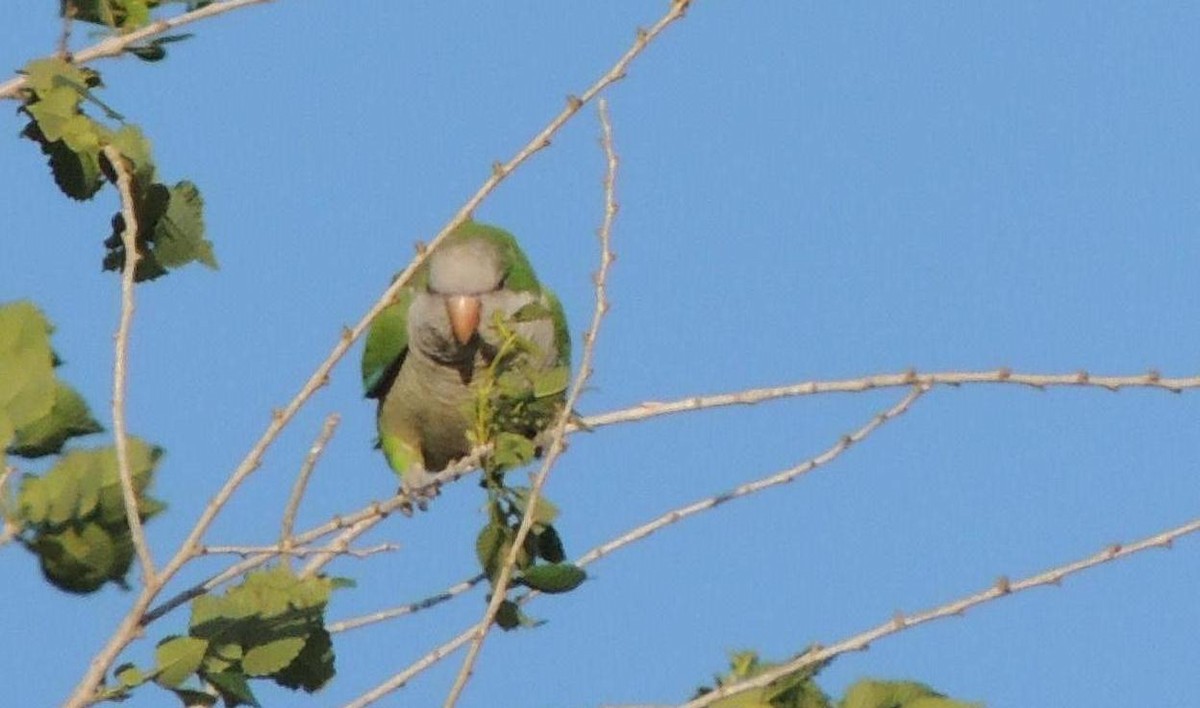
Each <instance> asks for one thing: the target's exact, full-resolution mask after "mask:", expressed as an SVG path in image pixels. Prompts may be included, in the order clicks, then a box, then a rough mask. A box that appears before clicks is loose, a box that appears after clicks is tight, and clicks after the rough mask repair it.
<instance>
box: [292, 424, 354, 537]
mask: <svg viewBox="0 0 1200 708" xmlns="http://www.w3.org/2000/svg"><path fill="white" fill-rule="evenodd" d="M341 420H342V417H341V416H339V415H338V414H337V413H331V414H329V417H328V418H326V419H325V424H324V425H322V426H321V432H320V433H318V434H317V439H316V440H314V441H313V444H312V447H310V448H308V455H307V456H305V458H304V463H303V464H302V465H300V474H299V475H297V476H296V483H295V484H294V485H292V493H291V495H290V496H289V497H288V500H287V505H285V506H284V508H283V523H282V524H281V528H280V530H279V546H280V548H281V549H283V550H282V551H281V553H284V554H286V552H287V549H290V548H291V547H292V530H293V529H294V528H295V526H296V513H297V512H298V511H299V510H300V500H301V499H303V498H304V490H305V489H307V488H308V479H309V477H311V476H312V473H313V470H314V469H316V467H317V460H319V459H321V453H323V452H324V451H325V446H326V445H328V444H329V439H330V438H332V437H333V433H334V431H335V430H337V426H338V423H340V422H341Z"/></svg>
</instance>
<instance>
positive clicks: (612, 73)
mask: <svg viewBox="0 0 1200 708" xmlns="http://www.w3.org/2000/svg"><path fill="white" fill-rule="evenodd" d="M255 1H259V2H261V1H264V0H227V2H226V3H223V5H230V6H232V5H235V4H238V3H241V4H251V3H252V2H255ZM690 5H691V0H672V3H671V8H670V10H668V12H667V13H666V14H665V15H664V16H663V17H662V19H660V20H659V21H658V22H657V23H655V25H654V26H653V27H651V28H650V29H649V30H644V31H639V32H638V34H637V37H636V39H635V40H634V43H633V45H632V46H631V47H630V48H629V49H628V50H627V51H626V52H625V53H624V54H622V55H621V57H620V58H619V59H618V60H617V61H616V62H615V63H614V64H613V65H612V67H611V68H610V69H609V70H608V71H607V72H606V73H605V74H604V75H602V76H601V77H600V78H599V79H597V80H596V81H595V82H593V83H592V85H591V86H589V87H588V89H587V90H586V91H584V92H583V94H581V95H580V96H578V97H574V96H572V97H569V98H568V100H567V105H566V107H564V108H563V109H562V110H561V111H560V112H559V113H558V114H557V115H556V116H554V118H552V119H551V120H550V122H549V123H547V124H546V126H545V127H544V128H543V129H542V130H540V131H539V132H538V133H537V134H536V135H535V136H534V137H533V138H532V139H531V140H530V141H529V142H528V143H527V144H526V145H525V147H523V148H521V149H520V150H518V151H517V153H516V154H515V155H514V156H513V157H512V158H511V159H509V161H508V162H505V163H503V164H496V165H494V166H493V168H492V174H491V175H490V176H489V177H488V179H486V180H485V181H484V183H483V185H482V186H480V187H479V189H478V190H476V192H475V194H474V195H472V196H471V197H470V198H469V199H467V201H466V202H465V203H464V204H463V206H462V207H460V208H459V210H458V211H457V212H456V213H455V215H454V216H453V217H452V218H451V219H450V221H448V222H447V223H446V225H445V226H443V227H442V229H441V231H439V232H438V234H437V235H436V236H435V237H434V238H433V239H431V240H430V242H429V245H428V247H427V248H425V249H424V250H421V251H419V252H418V254H417V256H416V257H415V258H414V259H413V260H412V261H411V262H410V263H409V265H408V266H407V267H406V268H405V269H404V270H403V271H402V272H401V273H400V275H399V276H397V277H396V279H395V280H393V281H392V284H391V285H390V286H389V287H388V288H387V289H386V290H385V291H384V292H383V294H382V295H381V296H380V297H379V299H378V300H377V301H376V302H375V304H374V305H372V306H371V307H370V308H369V309H368V310H367V312H366V314H364V315H363V316H362V318H360V319H359V321H358V322H357V323H356V324H355V325H354V326H353V327H350V328H347V329H345V330H344V331H343V332H342V336H341V338H340V339H339V340H338V342H337V344H335V345H334V347H333V349H332V350H331V351H330V353H329V354H328V355H327V356H326V357H325V359H324V361H322V362H321V363H320V364H319V365H318V366H317V369H316V370H315V371H314V372H313V373H312V375H311V376H310V377H309V378H308V380H307V381H305V383H304V384H303V385H302V386H301V387H300V390H299V391H298V392H297V393H296V395H295V396H294V397H293V398H292V400H291V401H290V402H288V404H287V405H286V406H284V407H283V408H282V409H279V410H277V411H275V413H274V414H273V415H272V417H271V421H270V423H269V424H268V425H267V428H266V430H265V431H264V432H263V433H262V435H261V436H260V437H259V439H258V441H257V442H255V443H254V445H253V447H251V449H250V451H249V452H248V453H247V454H246V456H245V458H243V459H242V461H241V463H239V464H238V466H237V468H236V469H235V470H234V471H233V473H232V474H231V475H230V476H229V478H228V479H227V480H226V481H225V484H224V485H222V487H221V488H220V489H219V490H218V491H217V493H216V494H215V495H213V497H212V498H211V499H210V500H209V502H208V504H207V506H205V508H204V510H203V511H202V512H201V514H200V518H199V519H198V520H197V521H196V524H195V525H194V526H193V527H192V530H191V531H190V532H189V533H188V536H187V538H186V539H184V541H183V543H182V544H181V545H180V547H179V550H178V551H177V552H176V553H175V555H174V556H172V557H171V559H170V560H169V561H168V562H167V564H166V565H165V566H164V567H163V569H162V571H161V572H160V574H159V576H158V578H157V581H158V582H155V583H153V584H151V585H147V586H146V587H145V588H143V590H142V592H141V593H140V594H139V596H138V598H137V599H136V600H135V601H134V604H133V606H132V607H131V608H130V610H129V612H128V613H127V614H126V616H125V617H124V618H123V619H122V620H121V622H120V624H119V626H118V628H117V630H116V632H114V634H113V635H112V637H110V639H109V641H108V642H107V643H106V644H105V646H104V647H103V648H102V649H101V650H100V651H99V652H98V653H97V654H96V656H95V657H94V658H93V659H92V661H91V663H90V664H89V666H88V669H87V671H86V673H85V674H84V676H83V677H82V678H81V679H80V682H79V684H78V685H77V686H76V687H75V690H74V691H73V692H72V694H71V697H70V698H69V699H68V705H71V706H80V705H85V704H87V703H90V702H92V701H93V700H94V697H95V690H96V687H97V686H98V685H100V683H101V681H102V680H103V677H104V673H105V672H106V671H107V670H108V667H110V666H112V664H113V662H114V661H115V660H116V658H117V656H118V655H119V654H120V652H121V651H122V650H123V649H124V648H125V647H126V646H127V645H128V644H129V643H130V642H131V641H132V640H133V638H134V636H135V634H136V630H137V628H138V627H140V626H142V625H143V624H144V623H145V622H146V621H149V620H148V616H147V615H146V614H145V613H146V612H147V610H148V609H149V607H150V603H151V602H153V601H154V598H155V597H157V596H158V594H159V593H160V592H161V591H162V587H163V585H164V584H165V583H166V582H168V581H169V580H170V579H171V578H173V577H174V576H175V574H176V573H178V572H179V570H180V569H181V568H182V567H183V566H184V564H185V563H187V562H188V561H189V560H191V559H192V558H193V557H195V553H196V549H198V548H199V547H200V541H201V539H202V538H203V537H204V534H205V533H206V532H207V531H208V528H209V527H210V526H211V525H212V523H213V521H215V520H216V517H217V515H218V514H219V513H220V510H221V509H222V508H223V507H224V506H225V504H226V503H227V502H228V501H229V498H230V497H231V496H232V495H233V493H234V491H236V490H237V488H238V487H239V486H241V484H242V482H243V481H245V479H246V478H247V477H249V476H250V474H251V473H253V472H254V471H255V470H256V469H258V467H259V466H260V465H261V464H262V458H263V455H265V454H266V451H267V449H268V448H269V447H270V446H271V445H272V444H273V443H274V442H275V440H276V438H278V436H279V433H280V432H282V430H283V428H284V427H285V426H286V425H287V424H288V423H289V422H291V420H292V418H294V417H295V415H296V414H297V413H298V412H299V411H300V409H301V408H302V407H303V406H304V404H306V403H307V402H308V400H309V399H310V398H311V397H312V396H313V394H314V393H316V391H317V390H318V389H320V388H321V387H322V386H324V385H326V384H327V383H328V381H329V375H330V373H331V372H332V371H333V368H334V366H336V365H337V363H338V362H340V361H341V359H342V357H344V356H345V355H346V352H348V351H349V350H350V346H351V345H352V344H353V343H354V342H355V341H356V340H357V339H358V338H359V337H361V336H362V335H363V334H364V333H365V332H366V330H367V328H368V327H369V326H370V324H371V322H373V321H374V319H375V318H376V317H377V316H378V315H379V313H380V312H382V311H383V310H384V309H385V308H386V307H387V306H388V305H390V304H391V303H392V301H393V300H394V299H395V298H396V295H397V294H398V293H399V292H400V290H401V289H402V288H404V287H405V286H406V285H407V284H408V281H409V280H410V279H411V278H412V277H413V274H414V273H415V272H416V270H417V269H418V268H419V267H420V266H421V265H422V264H423V263H424V261H425V259H426V258H428V256H429V253H430V252H431V251H432V250H433V249H434V248H436V247H437V245H438V244H439V243H441V241H442V240H443V239H445V238H446V236H448V235H449V234H450V232H451V231H453V230H454V229H455V228H457V227H458V226H459V225H460V224H462V223H463V222H465V221H466V220H467V219H468V218H469V217H470V215H471V214H472V213H473V212H474V211H475V209H476V208H477V207H478V206H479V205H480V204H481V203H483V201H484V200H485V199H486V198H487V197H488V196H490V195H491V193H492V192H493V191H495V189H496V188H497V187H498V186H499V185H500V183H501V182H503V181H504V180H505V179H506V178H507V177H508V176H509V175H510V174H512V172H513V171H514V170H516V169H517V168H518V167H520V166H521V165H523V164H524V163H525V162H526V161H528V160H529V159H530V158H531V157H532V156H533V155H534V154H536V153H538V152H540V151H541V150H543V149H544V148H546V147H548V146H549V145H550V139H551V137H553V136H554V135H555V134H557V133H558V131H559V130H560V129H562V127H563V126H564V125H565V124H566V123H567V122H568V121H570V120H571V119H572V118H573V117H574V116H575V115H576V114H577V113H578V112H579V110H580V109H581V108H583V106H584V105H586V104H587V103H588V102H590V101H591V100H592V99H594V98H595V97H596V96H597V95H598V94H599V93H600V92H601V91H603V90H604V89H605V88H607V87H608V86H610V85H611V84H613V83H615V82H617V81H619V80H620V79H622V78H624V76H625V73H626V71H627V70H628V68H629V65H630V64H631V63H632V62H633V60H634V59H636V58H637V57H638V56H639V55H640V54H641V53H642V52H643V51H645V49H646V47H647V46H649V45H650V43H651V42H652V41H653V40H654V39H655V38H656V37H657V36H658V35H659V34H661V33H662V31H663V30H664V29H666V28H667V26H669V25H670V24H671V23H673V22H674V21H675V20H678V19H679V18H681V17H683V15H684V13H685V12H686V10H687V8H688V7H689V6H690ZM210 7H211V6H210ZM206 9H207V8H206ZM228 9H232V7H230V8H228ZM196 19H199V18H196ZM193 21H194V20H193ZM101 44H103V43H101ZM98 46H99V45H98ZM81 54H83V53H81ZM10 83H11V82H10ZM3 89H4V87H3V86H0V90H3ZM13 90H15V89H13ZM393 501H395V500H393ZM402 503H403V499H401V500H399V501H396V504H395V506H393V507H392V508H397V507H399V506H401V505H402ZM377 506H379V505H376V507H377ZM374 508H375V507H373V510H372V511H370V512H368V513H367V514H366V516H371V515H373V514H375V513H376V511H374ZM364 518H365V517H364ZM247 560H248V561H249V559H247ZM223 575H224V574H223Z"/></svg>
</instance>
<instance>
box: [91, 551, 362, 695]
mask: <svg viewBox="0 0 1200 708" xmlns="http://www.w3.org/2000/svg"><path fill="white" fill-rule="evenodd" d="M342 585H344V581H339V580H334V579H330V578H325V577H298V576H296V575H295V574H293V572H292V571H291V569H289V568H288V567H287V566H286V565H280V566H276V567H274V568H268V569H266V570H260V571H256V572H253V573H250V574H248V575H247V576H246V578H245V580H244V581H243V582H242V583H241V584H240V585H238V586H236V587H233V588H230V590H229V591H228V592H227V593H225V594H224V595H222V596H217V595H205V596H202V597H199V598H197V599H196V600H195V601H194V602H193V603H192V617H191V622H190V624H189V627H188V633H187V635H183V636H181V635H174V636H169V637H166V638H165V639H163V640H162V641H160V642H159V643H158V646H157V648H156V650H155V652H154V658H155V663H154V666H153V667H152V668H150V669H147V670H143V669H139V668H138V667H136V666H135V665H133V664H124V665H122V666H120V667H118V668H117V669H116V670H115V671H114V678H115V684H114V685H111V686H109V687H107V688H106V689H105V694H106V696H107V697H110V698H120V697H124V696H125V695H127V694H128V693H129V691H131V690H132V689H134V688H136V687H137V686H139V685H142V684H144V683H147V682H149V681H153V682H155V683H157V684H158V685H159V686H162V687H163V688H166V689H168V690H170V691H172V692H174V693H175V694H176V695H177V696H178V697H179V698H180V699H181V700H182V701H183V702H184V704H185V705H189V706H192V705H213V704H215V703H216V701H217V699H218V697H219V698H220V699H221V700H223V701H224V702H225V705H226V706H240V705H248V706H258V705H259V703H258V700H257V699H256V698H255V696H254V692H253V691H252V690H251V688H250V681H251V680H253V679H268V680H270V681H273V682H274V683H276V684H278V685H280V686H283V687H285V688H290V689H293V690H296V689H300V690H303V691H305V692H307V693H312V692H314V691H316V690H318V689H319V688H321V687H322V686H324V685H325V684H326V683H327V682H329V680H330V679H332V678H333V676H334V673H335V670H334V655H333V642H332V640H331V639H330V636H329V632H328V631H327V630H326V629H325V607H326V605H327V603H328V602H329V597H330V594H331V593H332V591H333V589H334V588H336V587H340V586H342ZM193 678H194V679H195V680H194V681H193V680H192V679H193ZM202 687H208V688H209V689H210V690H211V691H212V692H214V693H215V694H216V695H213V693H208V692H205V691H204V690H202Z"/></svg>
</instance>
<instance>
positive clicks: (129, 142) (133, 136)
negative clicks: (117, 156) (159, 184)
mask: <svg viewBox="0 0 1200 708" xmlns="http://www.w3.org/2000/svg"><path fill="white" fill-rule="evenodd" d="M108 143H109V144H110V145H112V146H113V147H114V148H116V150H117V152H119V153H121V155H122V156H123V157H124V158H125V159H126V160H129V161H130V162H131V163H133V170H134V174H136V175H137V178H138V179H139V180H141V181H142V182H145V183H147V184H149V183H151V182H153V181H154V159H153V158H152V157H151V148H150V140H149V139H147V138H146V136H145V135H144V134H143V133H142V131H141V129H140V128H138V127H137V126H136V125H130V124H125V125H123V126H121V128H120V130H118V131H117V132H115V133H113V134H112V136H111V137H110V138H109V141H108Z"/></svg>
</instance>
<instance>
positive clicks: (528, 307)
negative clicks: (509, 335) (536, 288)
mask: <svg viewBox="0 0 1200 708" xmlns="http://www.w3.org/2000/svg"><path fill="white" fill-rule="evenodd" d="M551 316H552V313H551V312H550V310H549V309H547V307H546V306H545V305H543V304H542V303H540V302H537V301H536V300H535V301H533V302H530V303H526V304H525V305H522V306H521V307H520V309H518V310H517V311H516V312H514V313H513V314H512V321H513V322H533V321H534V320H544V319H548V318H549V317H551Z"/></svg>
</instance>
